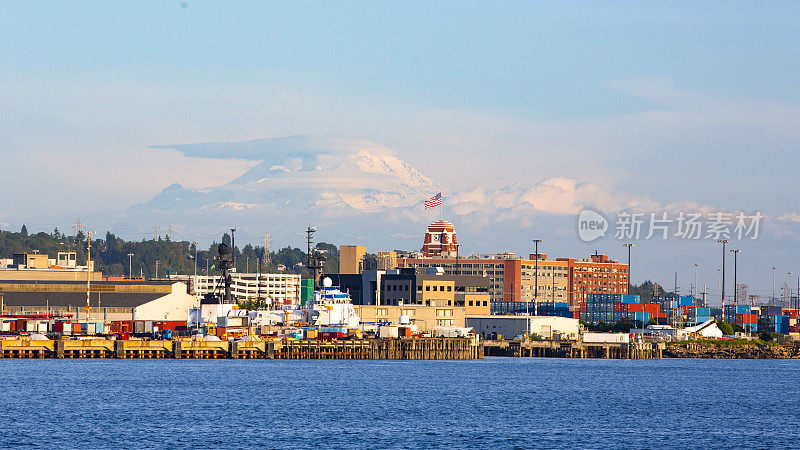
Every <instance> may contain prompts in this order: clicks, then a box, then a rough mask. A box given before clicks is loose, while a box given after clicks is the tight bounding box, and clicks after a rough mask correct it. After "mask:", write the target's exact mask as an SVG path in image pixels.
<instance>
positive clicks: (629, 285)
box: [622, 242, 636, 294]
mask: <svg viewBox="0 0 800 450" xmlns="http://www.w3.org/2000/svg"><path fill="white" fill-rule="evenodd" d="M635 245H636V244H632V243H630V242H629V243H627V244H622V246H623V247H628V294H630V293H631V247H633V246H635Z"/></svg>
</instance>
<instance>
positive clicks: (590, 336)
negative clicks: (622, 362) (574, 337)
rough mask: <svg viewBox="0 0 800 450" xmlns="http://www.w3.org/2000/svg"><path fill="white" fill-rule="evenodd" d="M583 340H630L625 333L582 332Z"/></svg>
mask: <svg viewBox="0 0 800 450" xmlns="http://www.w3.org/2000/svg"><path fill="white" fill-rule="evenodd" d="M583 342H586V343H589V344H605V343H609V344H618V343H619V344H621V343H628V342H630V335H628V334H627V333H583Z"/></svg>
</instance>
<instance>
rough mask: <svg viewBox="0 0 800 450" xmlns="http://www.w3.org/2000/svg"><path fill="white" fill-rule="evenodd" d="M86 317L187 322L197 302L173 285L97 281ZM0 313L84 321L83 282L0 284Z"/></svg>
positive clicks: (169, 282) (84, 299) (168, 282)
mask: <svg viewBox="0 0 800 450" xmlns="http://www.w3.org/2000/svg"><path fill="white" fill-rule="evenodd" d="M90 289H91V294H90V305H91V308H90V310H89V317H90V318H91V319H96V320H101V319H102V320H104V321H112V320H186V317H187V312H188V310H189V309H190V308H193V307H196V306H197V305H198V303H199V301H198V300H197V299H196V298H195V297H194V296H192V295H189V294H188V293H187V291H186V285H185V284H184V283H181V282H173V281H149V282H143V281H137V282H131V281H122V282H119V281H100V282H93V283H92V284H91V287H90ZM0 293H2V294H0V303H1V304H0V310H2V312H4V313H6V314H20V313H29V314H33V313H41V314H65V315H66V314H70V315H72V317H73V318H75V319H80V320H83V319H86V282H69V281H14V282H5V283H0Z"/></svg>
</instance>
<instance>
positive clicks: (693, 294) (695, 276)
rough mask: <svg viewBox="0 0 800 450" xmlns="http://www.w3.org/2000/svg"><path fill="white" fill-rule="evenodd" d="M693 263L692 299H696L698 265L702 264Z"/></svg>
mask: <svg viewBox="0 0 800 450" xmlns="http://www.w3.org/2000/svg"><path fill="white" fill-rule="evenodd" d="M692 265H693V266H694V292H693V293H692V299H695V298H697V266H699V265H700V264H697V263H694V264H692ZM692 301H694V300H692Z"/></svg>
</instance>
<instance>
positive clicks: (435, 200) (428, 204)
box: [425, 192, 442, 209]
mask: <svg viewBox="0 0 800 450" xmlns="http://www.w3.org/2000/svg"><path fill="white" fill-rule="evenodd" d="M441 205H442V193H441V192H439V193H438V194H436V195H434V196H433V197H431V198H430V200H425V209H428V208H433V207H435V206H441Z"/></svg>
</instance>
